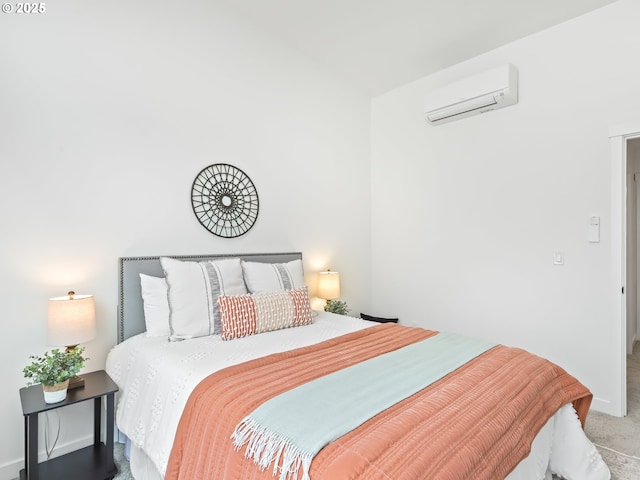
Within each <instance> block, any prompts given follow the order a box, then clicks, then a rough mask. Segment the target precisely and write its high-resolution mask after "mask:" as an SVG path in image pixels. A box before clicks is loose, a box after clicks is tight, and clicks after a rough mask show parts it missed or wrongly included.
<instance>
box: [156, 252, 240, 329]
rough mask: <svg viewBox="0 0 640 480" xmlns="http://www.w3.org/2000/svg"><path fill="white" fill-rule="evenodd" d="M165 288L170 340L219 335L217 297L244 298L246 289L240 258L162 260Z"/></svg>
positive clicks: (162, 258) (165, 258)
mask: <svg viewBox="0 0 640 480" xmlns="http://www.w3.org/2000/svg"><path fill="white" fill-rule="evenodd" d="M160 264H161V265H162V269H163V270H164V274H165V278H166V280H167V286H168V298H169V312H170V314H169V326H170V328H171V335H170V336H169V340H172V341H173V340H185V339H187V338H194V337H203V336H206V335H212V334H218V333H220V310H219V308H218V303H217V299H218V296H219V295H243V294H245V293H247V288H246V286H245V284H244V280H243V278H242V267H241V265H240V259H239V258H231V259H225V260H212V261H207V262H188V261H187V262H183V261H180V260H176V259H174V258H168V257H161V258H160Z"/></svg>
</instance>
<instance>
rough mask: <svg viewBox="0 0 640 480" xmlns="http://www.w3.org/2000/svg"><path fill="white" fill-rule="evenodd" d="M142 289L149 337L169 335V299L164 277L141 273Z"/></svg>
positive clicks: (145, 321)
mask: <svg viewBox="0 0 640 480" xmlns="http://www.w3.org/2000/svg"><path fill="white" fill-rule="evenodd" d="M140 290H141V291H142V303H143V305H144V323H145V325H146V326H147V336H148V337H167V336H169V334H170V333H171V331H170V329H169V301H168V300H167V282H166V280H165V279H164V278H158V277H151V276H149V275H145V274H144V273H141V274H140Z"/></svg>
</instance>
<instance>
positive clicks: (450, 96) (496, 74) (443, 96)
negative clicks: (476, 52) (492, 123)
mask: <svg viewBox="0 0 640 480" xmlns="http://www.w3.org/2000/svg"><path fill="white" fill-rule="evenodd" d="M516 103H518V71H517V70H516V69H515V67H514V66H513V65H511V64H510V63H509V64H507V65H503V66H501V67H498V68H494V69H492V70H489V71H486V72H484V73H480V74H477V75H474V76H472V77H469V78H465V79H464V80H460V81H458V82H455V83H452V84H450V85H447V86H445V87H442V88H440V89H438V90H434V91H432V92H431V93H429V94H428V95H427V96H426V98H425V100H424V118H425V119H426V120H427V122H429V123H430V124H432V125H440V124H441V123H447V122H452V121H453V120H459V119H461V118H466V117H470V116H471V115H476V114H478V113H486V112H489V111H491V110H496V109H498V108H503V107H507V106H509V105H515V104H516Z"/></svg>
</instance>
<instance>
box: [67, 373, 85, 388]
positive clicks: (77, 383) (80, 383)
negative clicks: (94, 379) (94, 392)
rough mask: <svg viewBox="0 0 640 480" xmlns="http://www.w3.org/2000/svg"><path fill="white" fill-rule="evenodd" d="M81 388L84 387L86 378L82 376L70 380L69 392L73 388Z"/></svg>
mask: <svg viewBox="0 0 640 480" xmlns="http://www.w3.org/2000/svg"><path fill="white" fill-rule="evenodd" d="M80 387H84V378H82V377H80V376H75V377H73V378H70V379H69V387H68V388H67V389H68V390H71V389H73V388H80Z"/></svg>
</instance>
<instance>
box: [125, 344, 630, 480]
mask: <svg viewBox="0 0 640 480" xmlns="http://www.w3.org/2000/svg"><path fill="white" fill-rule="evenodd" d="M627 384H628V388H627V395H628V401H627V410H628V413H627V416H626V417H624V418H618V417H612V416H609V415H605V414H604V413H599V412H594V411H591V412H589V416H588V418H587V424H586V427H585V432H586V434H587V437H589V439H590V440H591V441H592V442H593V443H595V444H596V446H597V447H598V450H599V451H600V454H601V455H602V458H603V459H604V461H605V463H606V464H607V465H608V466H609V469H610V470H611V480H638V479H640V342H638V343H636V348H635V350H634V354H633V355H628V356H627ZM115 460H116V464H117V465H118V472H119V473H118V475H116V477H115V479H114V480H133V477H132V476H131V472H130V471H129V463H128V462H127V460H126V459H125V458H124V453H123V446H122V444H117V445H116V447H115Z"/></svg>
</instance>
